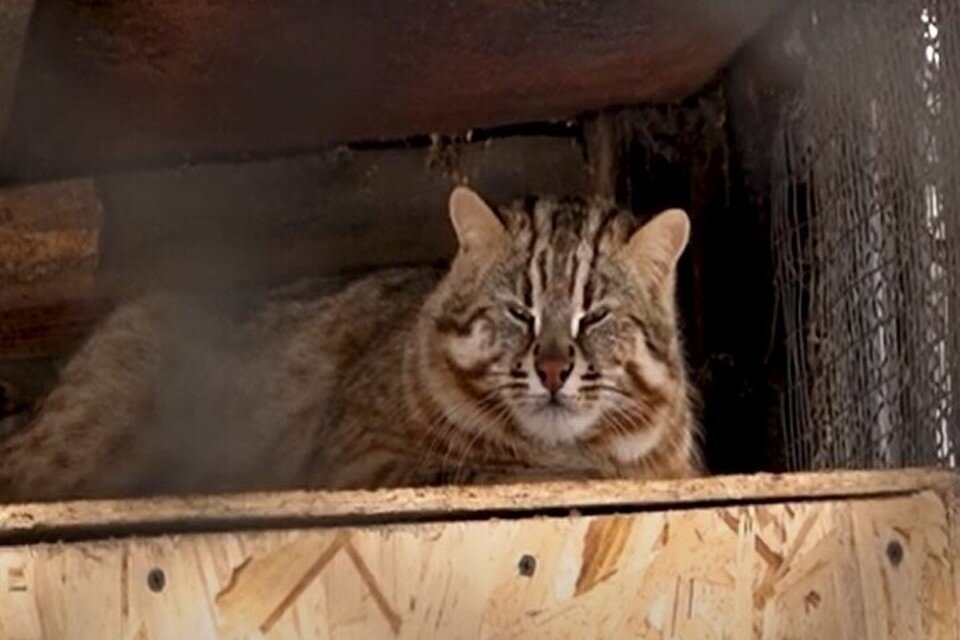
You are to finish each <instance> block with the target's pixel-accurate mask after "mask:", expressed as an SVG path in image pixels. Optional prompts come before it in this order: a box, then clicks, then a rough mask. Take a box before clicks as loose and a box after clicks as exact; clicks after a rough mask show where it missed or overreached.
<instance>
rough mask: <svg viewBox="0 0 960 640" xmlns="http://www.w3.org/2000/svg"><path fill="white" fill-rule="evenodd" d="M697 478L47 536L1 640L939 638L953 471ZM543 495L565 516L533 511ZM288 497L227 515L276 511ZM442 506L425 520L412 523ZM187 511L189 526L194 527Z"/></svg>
mask: <svg viewBox="0 0 960 640" xmlns="http://www.w3.org/2000/svg"><path fill="white" fill-rule="evenodd" d="M718 483H720V484H724V483H725V485H726V486H725V488H726V489H727V490H728V495H729V496H731V498H727V499H726V500H724V501H719V500H717V499H716V498H715V497H711V495H713V494H715V493H719V492H717V491H716V488H714V489H710V488H708V487H707V486H706V483H701V482H699V481H693V482H686V483H684V482H674V483H651V484H650V485H649V486H645V485H642V484H632V485H631V484H629V483H596V484H593V485H580V486H579V487H578V488H577V489H575V490H571V491H569V493H566V490H567V489H568V487H558V486H551V485H542V486H536V485H528V486H521V487H512V488H498V489H493V490H488V491H486V492H485V491H483V490H471V491H469V492H468V491H463V490H453V491H451V492H449V493H446V494H445V493H444V492H443V491H442V490H439V491H426V492H418V493H411V492H403V491H400V492H378V493H368V494H344V495H343V496H342V499H341V500H339V501H336V498H337V495H336V494H328V495H326V496H322V495H317V496H314V497H313V504H314V506H316V505H318V504H320V503H322V502H323V501H324V500H331V501H332V502H331V504H336V505H338V507H339V510H341V511H351V510H352V511H354V515H353V520H354V524H352V525H343V524H341V525H337V526H320V527H318V526H310V525H307V524H306V523H301V524H299V525H297V526H295V527H293V528H286V529H278V528H276V526H277V525H276V524H274V525H273V526H271V524H270V522H269V521H261V522H260V526H261V527H264V528H265V530H246V531H244V530H243V529H242V528H241V529H236V530H225V531H224V530H221V531H220V532H216V533H186V534H183V533H181V534H161V533H156V534H154V535H150V536H146V537H129V538H121V539H109V540H84V539H83V534H82V533H78V530H77V529H74V530H73V532H72V533H71V532H70V530H69V529H62V530H61V533H60V534H59V535H67V536H69V537H72V538H75V540H74V541H72V542H68V543H66V544H49V543H36V544H26V543H24V542H22V541H21V543H19V544H14V545H13V546H3V547H0V637H3V638H18V639H21V638H22V639H25V640H26V639H32V638H57V639H63V640H68V639H72V638H77V639H85V638H105V639H106V638H151V639H153V640H157V639H164V638H169V639H171V640H173V639H177V640H179V639H181V638H193V639H197V640H200V639H203V638H215V637H216V638H271V639H272V638H291V639H305V638H391V637H399V638H513V637H517V638H577V639H580V638H658V639H660V638H702V639H705V640H706V639H710V638H716V639H717V640H719V639H721V638H783V639H787V638H823V639H830V640H878V639H881V638H882V639H891V640H892V639H896V640H903V639H908V638H917V639H921V638H922V639H925V640H927V639H929V640H933V639H939V638H943V639H947V638H956V637H957V633H958V628H960V627H958V619H957V599H956V593H957V591H956V588H957V574H956V566H955V563H956V551H957V542H958V541H957V539H956V535H957V528H956V520H955V518H956V515H957V514H956V512H955V511H954V508H955V503H954V502H953V501H954V499H955V496H954V493H953V491H954V490H953V487H954V479H953V477H952V476H950V475H948V474H923V473H915V474H911V473H907V474H900V475H899V477H894V476H893V475H892V474H886V475H885V474H838V475H833V476H831V475H826V476H800V477H798V478H796V479H791V478H776V477H773V478H771V477H758V478H746V477H744V478H726V479H725V480H724V481H722V482H721V481H718ZM845 490H847V491H852V492H853V493H848V494H847V495H843V493H844V491H845ZM670 493H672V494H674V495H676V496H679V500H678V501H674V502H673V503H663V502H662V500H663V498H664V496H665V495H668V494H670ZM564 495H567V497H568V499H572V500H573V501H575V502H576V501H579V502H578V504H579V505H580V511H579V512H573V513H563V512H557V511H551V510H550V509H551V508H553V507H555V506H556V503H557V502H560V501H561V499H562V498H563V496H564ZM618 496H619V497H618ZM733 496H739V498H733ZM205 500H208V501H209V500H214V499H212V498H208V499H205ZM309 500H310V496H309V494H298V495H293V496H291V501H290V502H289V503H288V502H287V501H286V500H285V496H284V495H282V494H279V495H276V496H272V497H262V498H244V499H242V498H238V499H236V501H237V504H235V505H234V506H235V507H236V508H237V513H238V514H239V513H240V512H241V508H242V506H243V503H244V501H245V502H246V503H247V506H251V501H252V502H253V503H257V504H256V505H254V506H255V508H254V509H252V512H253V513H254V514H258V515H259V516H266V515H269V513H270V510H269V505H270V504H272V505H273V509H274V511H273V515H274V516H275V517H278V518H280V517H283V516H284V514H285V513H287V512H289V511H290V510H291V509H294V508H296V507H297V506H300V507H302V506H304V505H305V504H306V502H305V501H309ZM222 502H223V501H221V503H222ZM227 502H229V500H227ZM298 502H299V503H300V504H299V505H298V504H297V503H298ZM441 502H446V505H447V507H448V508H447V510H446V514H445V515H443V514H439V513H438V512H431V511H429V509H430V507H433V508H436V507H437V506H438V505H439V503H441ZM104 504H105V503H100V504H99V505H97V504H91V505H88V506H89V509H90V512H89V513H88V514H86V516H87V517H88V518H95V517H96V515H97V513H96V512H97V510H98V509H102V508H103V507H104ZM188 505H189V503H182V504H181V505H180V508H181V509H183V508H188V510H189V509H191V508H192V510H193V511H194V517H195V518H196V520H195V521H194V524H202V523H203V521H204V518H208V519H209V518H210V517H211V514H210V513H208V512H206V511H204V510H203V509H201V508H200V507H201V505H199V504H194V505H192V507H188ZM123 506H124V508H125V510H126V513H125V515H124V517H125V520H126V522H125V526H126V527H131V526H135V525H136V524H137V518H138V516H140V517H143V518H145V520H144V522H146V521H149V520H151V511H152V507H153V506H154V505H152V504H151V503H126V504H125V505H123ZM156 506H158V507H159V509H160V511H161V512H162V511H164V510H166V516H169V515H170V513H171V512H170V509H171V508H172V506H173V505H172V504H171V503H170V502H167V503H166V504H161V505H156ZM601 506H602V513H590V512H591V511H596V510H597V509H599V508H600V507H601ZM223 508H224V505H223V504H221V510H222V509H223ZM84 510H85V508H84V505H83V504H82V503H81V504H77V505H47V506H45V507H37V508H36V509H35V510H34V511H33V516H34V518H33V521H32V523H27V522H26V521H25V520H23V519H22V518H23V516H24V515H25V514H27V513H29V512H30V511H31V508H30V507H19V508H18V513H19V519H16V518H14V517H13V516H14V515H15V514H14V513H12V512H11V510H10V508H8V510H7V512H6V513H5V514H3V516H4V519H5V522H6V524H7V527H8V529H7V531H6V532H5V533H6V534H7V535H11V534H16V533H18V532H19V534H18V535H21V536H22V535H24V534H26V535H29V534H30V531H31V530H32V531H33V532H34V533H35V534H36V533H38V530H37V528H38V527H39V528H41V529H42V528H43V526H44V524H46V525H47V526H54V527H55V526H57V522H56V520H60V526H64V525H66V524H67V523H69V522H72V523H73V525H74V526H76V524H78V522H80V521H81V520H83V518H84V515H85V514H84ZM336 510H337V509H333V510H332V511H336ZM358 511H366V512H367V515H366V516H364V515H362V514H360V513H357V512H358ZM378 511H379V512H381V515H380V517H381V518H384V517H385V518H386V521H382V520H381V521H380V522H376V521H375V520H372V519H371V515H373V513H374V512H378ZM388 511H389V512H392V515H391V516H385V513H386V512H388ZM308 512H309V509H308ZM508 514H512V515H511V517H510V518H508V519H503V518H502V516H504V515H508ZM117 515H120V511H119V510H118V512H117ZM153 515H154V516H155V515H157V514H153ZM181 515H184V514H181ZM313 515H314V516H323V515H324V514H323V513H322V512H317V511H315V512H314V513H313ZM327 515H330V513H327ZM343 515H344V514H343V513H341V514H340V516H341V517H342V516H343ZM492 515H499V516H501V517H500V518H497V517H491V516H492ZM45 518H47V519H50V520H51V521H50V522H46V523H44V519H45ZM418 519H419V520H424V521H422V522H416V520H418ZM404 520H407V522H403V521H404ZM411 520H412V521H411ZM0 521H2V520H0ZM190 523H191V518H189V517H188V518H187V519H186V520H181V521H180V522H179V525H173V524H171V523H170V522H167V524H166V525H163V526H166V527H168V528H174V529H176V527H177V526H179V527H180V528H181V529H182V528H183V527H184V526H189V525H190ZM210 523H211V521H210V520H208V521H207V524H210ZM140 524H143V522H141V523H140ZM154 524H157V522H154ZM249 525H250V523H249V522H248V526H249ZM217 526H218V527H220V528H221V529H224V528H226V529H229V528H230V527H231V524H230V522H229V521H227V522H224V521H220V522H219V523H218V525H217ZM122 531H123V527H122V526H120V527H118V526H117V525H114V526H113V532H114V533H117V532H122ZM51 534H53V535H58V534H56V533H55V532H54V531H51V530H47V531H46V533H45V535H47V536H49V535H51ZM88 535H89V532H88ZM77 538H78V539H77Z"/></svg>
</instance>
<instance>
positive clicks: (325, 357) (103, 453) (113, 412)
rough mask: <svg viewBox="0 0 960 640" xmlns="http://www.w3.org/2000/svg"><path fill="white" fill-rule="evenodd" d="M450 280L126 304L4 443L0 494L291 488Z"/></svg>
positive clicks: (333, 283)
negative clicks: (338, 414)
mask: <svg viewBox="0 0 960 640" xmlns="http://www.w3.org/2000/svg"><path fill="white" fill-rule="evenodd" d="M439 275H440V274H439V271H438V270H436V269H432V268H404V269H390V270H385V271H380V272H375V273H372V274H369V275H365V276H361V277H359V278H337V279H328V280H325V281H323V282H321V283H319V285H318V286H317V287H312V288H307V289H305V290H301V291H295V292H290V291H279V292H275V293H274V294H273V295H271V296H270V297H269V298H268V299H266V300H263V299H259V300H258V299H255V298H250V297H248V298H246V299H242V300H241V299H240V298H239V297H234V298H233V299H230V300H224V299H216V298H210V297H196V296H183V295H169V294H154V295H148V296H145V297H142V298H139V299H136V300H133V301H130V302H128V303H125V304H123V305H121V306H119V307H118V308H117V309H116V310H115V311H114V312H113V313H111V314H110V316H109V317H108V318H106V319H105V320H104V322H103V323H102V324H101V326H100V327H99V328H98V329H97V330H96V331H95V332H94V333H93V334H92V335H91V337H90V338H89V339H88V340H87V342H86V343H85V344H84V345H83V346H82V347H81V348H80V349H79V350H78V352H77V353H76V354H75V355H74V357H73V358H72V359H71V360H70V362H69V363H68V364H67V365H66V366H65V367H64V369H63V371H62V372H61V376H60V380H59V382H58V384H57V386H56V387H55V388H54V389H53V391H52V392H51V393H50V394H49V395H48V397H47V398H45V399H44V401H43V402H42V403H41V405H40V407H39V411H38V413H37V415H36V416H35V417H34V419H33V420H32V421H31V423H30V424H28V425H26V426H25V427H22V428H21V429H20V430H18V431H17V432H14V433H13V434H11V435H10V436H8V437H7V438H6V439H5V440H4V441H2V442H0V456H2V459H3V461H4V465H3V470H2V471H0V494H3V493H7V494H12V495H13V496H20V497H48V496H49V497H54V496H56V497H62V496H65V495H111V494H125V495H130V494H140V493H152V492H166V491H197V490H211V489H226V488H229V489H234V488H258V487H262V488H267V487H271V486H283V485H288V484H290V483H291V482H294V481H295V478H294V477H293V476H292V475H291V474H290V471H289V470H292V469H295V468H296V467H297V466H298V462H302V460H299V461H298V460H297V456H302V455H303V452H304V451H306V450H308V449H309V448H310V442H309V441H310V439H312V438H316V437H317V436H318V434H322V429H320V430H319V431H318V430H317V429H316V426H317V422H318V421H320V420H321V419H322V418H323V416H325V415H326V414H328V413H329V409H330V407H331V406H333V405H335V404H336V401H337V398H336V397H334V395H332V394H335V393H336V384H335V383H336V381H338V380H340V379H342V378H343V376H344V372H345V369H346V368H348V367H350V366H352V364H353V363H355V362H356V361H358V360H362V359H364V357H365V356H366V354H367V353H369V352H370V351H371V349H376V348H378V346H379V345H383V344H389V343H392V342H396V341H397V340H398V339H400V338H398V335H399V334H400V333H402V332H403V331H404V330H405V327H409V325H410V324H411V323H412V322H413V321H414V320H415V318H416V314H417V311H418V310H419V308H420V305H421V304H422V301H423V299H424V297H425V296H426V295H427V294H428V293H429V291H430V290H431V289H432V288H433V286H434V283H435V282H436V281H437V279H438V278H439ZM225 442H228V443H230V446H229V447H225V446H224V443H225ZM265 456H270V460H264V457H265ZM214 461H216V463H215V464H214Z"/></svg>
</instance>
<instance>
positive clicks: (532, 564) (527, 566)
mask: <svg viewBox="0 0 960 640" xmlns="http://www.w3.org/2000/svg"><path fill="white" fill-rule="evenodd" d="M517 569H518V570H519V571H520V575H522V576H527V577H528V578H529V577H530V576H532V575H533V572H534V571H536V570H537V559H536V558H534V557H533V556H532V555H530V554H529V553H525V554H523V555H522V556H520V562H518V563H517Z"/></svg>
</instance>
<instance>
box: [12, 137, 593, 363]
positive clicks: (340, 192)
mask: <svg viewBox="0 0 960 640" xmlns="http://www.w3.org/2000/svg"><path fill="white" fill-rule="evenodd" d="M457 182H467V183H469V184H471V185H474V186H475V187H477V188H478V189H479V190H481V191H482V192H483V193H484V194H486V195H487V196H488V197H489V198H490V199H491V200H492V201H496V202H504V201H508V200H511V199H513V198H515V197H519V196H521V195H524V194H526V193H529V192H540V193H558V194H567V195H583V194H585V193H587V192H588V191H589V178H588V175H587V170H586V167H585V165H584V162H583V157H582V151H581V150H580V148H579V146H578V145H577V143H576V141H575V139H574V138H572V137H547V136H544V137H514V138H506V139H502V140H488V141H485V142H478V143H474V144H459V145H451V146H448V147H444V148H440V147H424V148H415V149H385V150H366V151H352V150H348V149H340V150H331V151H328V152H324V153H316V154H306V155H302V156H297V157H292V158H283V159H275V160H261V161H253V162H246V163H214V164H205V165H196V166H191V167H186V168H180V169H167V170H158V171H144V172H133V173H124V174H117V175H111V176H103V177H100V178H97V179H96V180H95V181H94V180H91V179H82V180H74V181H67V182H62V183H41V184H37V185H31V186H27V187H20V188H14V189H8V190H0V256H3V257H2V258H0V359H2V358H7V359H9V358H37V357H48V356H58V355H63V354H64V353H68V352H69V351H70V350H71V349H72V348H73V347H74V346H75V345H76V343H77V341H78V340H80V339H82V338H83V337H84V336H86V335H87V333H88V332H89V330H90V328H91V327H92V326H93V324H94V323H95V322H96V321H97V320H98V318H99V317H100V315H101V314H102V313H103V312H104V311H105V310H106V309H109V306H110V305H109V301H110V300H112V299H115V298H117V297H123V296H129V295H134V294H136V293H138V292H140V291H142V290H144V289H146V288H157V287H166V288H174V289H189V290H192V291H203V292H220V293H223V292H225V291H233V290H234V289H236V288H238V287H239V288H244V287H247V288H251V287H262V286H265V285H277V284H283V283H286V282H288V281H291V280H294V279H297V278H302V277H309V276H314V275H321V274H325V273H330V272H332V271H342V270H351V269H360V268H369V267H377V266H386V265H392V264H397V263H429V262H433V261H436V260H438V259H442V258H447V257H449V256H450V255H452V252H453V250H454V248H455V247H454V241H453V236H452V232H451V231H450V228H449V222H448V220H447V214H446V199H447V197H448V195H449V191H450V188H451V187H452V185H453V184H455V183H457ZM94 185H95V188H94ZM101 202H102V203H103V204H102V207H103V218H104V219H105V222H104V223H103V225H102V229H101V228H100V225H101V222H100V219H101V214H100V207H101V204H100V203H101ZM30 243H32V244H30Z"/></svg>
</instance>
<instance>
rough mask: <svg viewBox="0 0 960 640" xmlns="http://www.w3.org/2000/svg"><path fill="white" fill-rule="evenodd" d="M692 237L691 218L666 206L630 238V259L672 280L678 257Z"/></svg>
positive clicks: (667, 279)
mask: <svg viewBox="0 0 960 640" xmlns="http://www.w3.org/2000/svg"><path fill="white" fill-rule="evenodd" d="M689 239H690V218H688V217H687V214H686V212H684V211H683V210H682V209H667V210H666V211H663V212H662V213H659V214H657V215H656V216H654V218H653V219H652V220H650V221H649V222H647V224H645V225H643V226H642V227H640V228H639V229H637V230H636V231H635V232H634V234H633V235H632V236H631V237H630V239H629V240H628V241H627V245H626V247H625V248H624V251H625V253H626V254H627V257H628V259H629V260H630V261H631V262H633V263H634V264H636V265H638V266H640V265H643V267H645V269H644V270H645V271H648V272H652V273H651V275H653V277H654V278H656V279H657V280H658V281H659V282H661V283H664V282H671V283H672V281H673V275H674V271H675V270H676V267H677V260H679V259H680V255H681V254H682V253H683V250H684V248H686V246H687V240H689Z"/></svg>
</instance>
